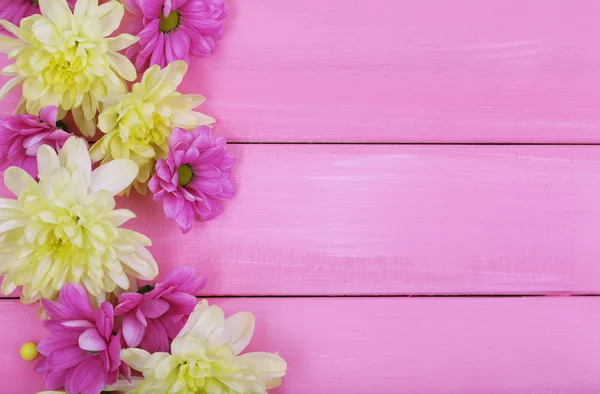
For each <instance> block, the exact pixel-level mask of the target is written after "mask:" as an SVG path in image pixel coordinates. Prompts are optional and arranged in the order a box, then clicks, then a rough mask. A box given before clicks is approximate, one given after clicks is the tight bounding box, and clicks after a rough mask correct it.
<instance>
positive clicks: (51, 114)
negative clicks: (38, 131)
mask: <svg viewBox="0 0 600 394" xmlns="http://www.w3.org/2000/svg"><path fill="white" fill-rule="evenodd" d="M57 116H58V108H56V107H55V106H53V105H49V106H47V107H44V108H42V109H41V110H40V119H42V120H43V121H44V123H46V124H47V125H50V126H56V117H57Z"/></svg>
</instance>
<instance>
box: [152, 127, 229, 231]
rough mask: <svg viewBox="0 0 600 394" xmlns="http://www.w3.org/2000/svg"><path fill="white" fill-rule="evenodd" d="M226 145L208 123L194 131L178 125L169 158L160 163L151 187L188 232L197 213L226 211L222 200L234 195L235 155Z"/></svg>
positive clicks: (205, 216)
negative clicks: (233, 169) (233, 168)
mask: <svg viewBox="0 0 600 394" xmlns="http://www.w3.org/2000/svg"><path fill="white" fill-rule="evenodd" d="M225 145H226V141H225V138H222V137H220V138H215V136H214V135H213V133H212V131H211V129H210V128H209V127H207V126H201V127H198V128H197V129H196V130H194V131H192V132H190V131H186V130H183V129H180V128H175V129H174V130H173V132H172V133H171V136H170V138H169V156H168V158H167V160H164V159H160V160H159V161H158V163H156V174H155V175H154V176H153V177H152V179H150V183H149V184H148V186H149V188H150V190H151V191H152V193H154V200H155V201H159V200H162V203H163V209H164V211H165V215H166V216H167V218H169V219H175V221H176V222H177V224H179V226H180V227H181V230H182V231H183V233H184V234H185V233H187V232H188V231H190V229H191V228H192V222H193V219H194V214H197V215H198V217H199V218H200V219H201V220H208V219H211V218H213V217H215V216H217V215H218V214H220V213H221V211H222V210H223V208H222V206H221V201H222V200H229V199H231V198H232V197H233V195H234V188H233V184H232V183H231V180H230V179H229V178H230V177H231V168H232V167H233V165H234V164H235V157H233V156H232V155H231V154H229V153H227V152H226V150H225Z"/></svg>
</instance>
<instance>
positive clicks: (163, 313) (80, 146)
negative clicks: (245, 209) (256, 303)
mask: <svg viewBox="0 0 600 394" xmlns="http://www.w3.org/2000/svg"><path fill="white" fill-rule="evenodd" d="M124 3H125V6H126V7H127V9H128V10H129V11H130V14H131V15H130V17H131V23H129V25H128V26H129V28H128V30H127V33H124V34H120V35H117V36H112V37H111V34H113V33H114V32H115V31H116V30H117V29H118V27H119V26H120V25H121V21H122V19H123V17H124V15H125V6H124V5H123V4H122V3H121V2H119V1H117V0H108V1H105V2H102V4H99V3H98V0H39V1H37V0H0V25H1V26H2V28H3V34H2V35H0V52H2V53H5V54H7V55H8V58H9V59H10V60H13V62H12V63H11V64H9V65H8V66H7V67H5V68H4V69H3V70H2V71H1V73H2V74H3V75H9V76H12V77H13V78H12V79H10V80H9V81H8V82H7V83H6V84H5V85H4V86H3V87H2V88H1V89H0V98H4V97H5V96H6V95H7V94H8V93H9V92H11V91H12V90H13V89H15V88H16V87H19V86H22V96H21V100H20V103H19V104H18V106H17V108H16V110H15V115H13V116H8V117H6V118H3V119H0V166H1V169H3V170H5V171H4V183H5V185H6V187H7V188H8V190H10V191H11V192H12V193H13V194H14V195H15V196H16V199H8V198H0V255H1V256H2V258H1V259H0V275H3V276H4V278H3V281H2V287H1V290H2V293H4V294H10V293H12V292H13V291H15V290H16V289H17V287H21V288H22V292H21V300H22V301H23V302H25V303H33V302H36V301H39V300H41V303H42V306H43V310H42V311H41V312H42V313H41V314H42V315H43V316H44V317H45V318H46V320H45V321H44V326H45V327H46V328H47V329H48V331H49V332H50V335H49V336H48V337H47V338H45V339H43V340H42V341H41V342H40V344H39V347H38V350H39V353H40V356H39V359H38V361H37V362H36V366H35V369H36V371H37V372H39V373H41V374H43V375H44V377H45V382H46V388H47V389H48V390H64V391H63V392H67V393H69V394H78V393H83V394H99V393H100V392H102V391H120V392H127V393H157V394H158V393H161V394H162V393H167V392H168V393H174V394H178V393H181V394H184V393H209V394H211V393H231V394H234V393H266V390H267V389H269V388H272V387H277V386H278V385H279V384H280V383H281V378H282V376H283V375H284V374H285V370H286V364H285V361H283V359H281V357H279V356H278V355H276V354H269V353H248V354H245V355H241V356H240V355H239V354H240V353H241V352H242V350H243V349H244V348H245V347H246V345H247V344H248V342H249V341H250V338H251V336H252V333H253V329H254V318H253V316H252V315H251V314H250V313H240V314H236V315H234V316H232V317H230V318H228V319H225V318H224V315H223V311H222V310H221V309H220V308H219V307H217V306H208V304H207V302H206V301H202V302H200V303H197V300H196V298H195V295H196V294H197V292H198V291H199V290H200V289H201V288H202V287H203V286H204V283H205V281H204V279H197V278H196V276H195V273H194V272H193V270H191V269H176V270H174V271H171V272H170V273H168V274H167V275H166V276H165V278H164V279H163V281H162V282H160V283H158V284H156V285H155V286H150V285H147V286H144V287H142V288H140V289H139V290H138V288H137V286H138V285H137V280H146V281H152V280H154V279H155V278H156V277H157V275H158V271H159V270H158V264H157V263H156V261H155V260H154V258H153V256H152V255H151V253H150V252H149V251H148V250H147V249H146V247H147V246H150V245H151V241H150V239H148V238H147V237H146V236H144V235H142V234H140V233H138V232H135V231H132V230H129V229H125V228H122V227H121V226H122V225H123V224H124V223H126V222H127V221H128V220H130V219H132V218H134V217H135V214H134V213H133V212H131V211H130V210H126V209H115V206H116V203H115V196H116V195H119V194H125V195H129V193H130V192H131V189H132V188H133V189H135V191H137V192H138V193H140V194H146V193H147V191H148V189H149V190H150V192H151V193H152V194H153V198H154V200H155V201H159V202H161V203H162V206H163V209H164V212H165V216H166V217H167V218H169V219H173V220H175V221H176V223H177V224H178V225H179V227H180V228H181V230H182V232H183V233H187V232H188V231H190V229H191V228H192V225H193V222H194V219H195V218H197V219H199V220H208V219H211V218H213V217H215V216H217V215H218V214H219V213H221V211H222V209H223V208H222V205H221V204H222V201H224V200H228V199H231V198H232V197H233V195H234V187H233V184H232V182H231V180H230V177H231V170H232V168H233V166H234V164H235V158H234V157H233V156H232V155H230V154H229V153H228V152H227V150H226V141H225V139H224V138H217V137H215V136H214V135H213V132H212V129H211V127H210V125H211V124H212V123H214V119H212V118H211V117H209V116H207V115H204V114H202V113H200V112H197V111H195V110H194V109H195V108H196V107H197V106H198V105H200V104H201V103H202V102H203V101H204V98H203V97H202V96H199V95H194V94H182V93H180V92H179V91H178V87H179V85H180V84H181V82H182V80H183V78H184V76H185V74H186V72H187V67H188V66H187V65H188V62H189V57H190V55H194V56H206V55H209V54H210V53H212V51H213V50H214V49H215V42H216V40H218V39H219V38H221V35H222V32H223V26H222V23H221V20H222V19H223V18H224V17H225V16H226V15H227V12H228V9H227V7H226V6H225V5H224V3H223V1H222V0H125V1H124ZM121 51H125V53H124V54H122V53H120V52H121ZM138 74H139V75H138ZM136 80H137V81H138V82H136V83H133V82H134V81H136ZM129 86H131V87H130V88H129ZM63 120H64V122H63ZM67 125H68V126H67ZM97 135H98V137H100V138H95V137H96V136H97ZM89 141H95V142H93V143H92V144H90V143H89ZM90 145H91V146H90ZM132 369H133V370H134V371H133V372H132V371H131V370H132Z"/></svg>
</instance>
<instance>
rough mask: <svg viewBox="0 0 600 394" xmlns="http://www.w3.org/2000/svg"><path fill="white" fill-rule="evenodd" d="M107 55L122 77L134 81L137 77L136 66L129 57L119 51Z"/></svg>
mask: <svg viewBox="0 0 600 394" xmlns="http://www.w3.org/2000/svg"><path fill="white" fill-rule="evenodd" d="M107 57H108V61H109V62H110V64H111V65H112V67H113V68H114V69H115V71H116V72H117V74H119V75H120V76H121V77H123V78H125V79H126V80H128V81H133V80H134V79H135V78H136V77H137V72H136V71H135V67H134V66H133V63H131V61H130V60H129V59H128V58H127V57H125V56H124V55H121V54H120V53H118V52H108V54H107Z"/></svg>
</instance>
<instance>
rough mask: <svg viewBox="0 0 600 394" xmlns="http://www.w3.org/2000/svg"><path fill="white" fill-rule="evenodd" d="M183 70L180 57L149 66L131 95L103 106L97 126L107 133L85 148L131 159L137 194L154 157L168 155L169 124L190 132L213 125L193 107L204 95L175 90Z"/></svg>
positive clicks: (106, 157) (99, 156)
mask: <svg viewBox="0 0 600 394" xmlns="http://www.w3.org/2000/svg"><path fill="white" fill-rule="evenodd" d="M186 71H187V64H186V63H185V62H184V61H176V62H173V63H171V64H169V65H168V66H167V67H165V68H164V69H162V70H161V69H160V67H159V66H153V67H150V68H149V69H148V70H147V71H146V72H145V73H144V76H143V78H142V80H141V82H139V83H136V84H135V85H133V89H132V91H131V93H128V94H126V95H125V96H124V97H123V98H122V99H121V100H120V101H119V102H118V103H117V104H116V105H114V106H111V107H108V108H106V109H104V110H103V111H102V113H101V114H100V116H99V118H98V128H100V130H101V131H102V132H103V133H104V134H106V135H105V136H103V137H102V138H101V139H100V141H98V142H97V143H96V144H94V146H93V147H92V149H91V150H90V154H91V157H92V160H94V161H98V160H102V162H103V163H107V162H109V161H111V160H114V159H131V160H133V161H134V162H135V163H136V164H137V165H138V166H139V167H140V172H139V174H138V176H137V178H136V181H135V182H134V187H135V188H136V190H138V191H139V192H140V193H145V192H146V186H147V181H148V179H149V178H150V175H151V174H152V171H153V170H154V166H155V164H156V160H158V159H159V158H166V157H167V151H168V148H169V146H168V140H169V136H170V135H171V131H172V130H173V128H175V127H181V128H183V129H187V130H192V129H194V128H196V127H198V126H200V125H209V124H211V123H214V119H213V118H211V117H209V116H206V115H204V114H202V113H199V112H195V111H193V109H194V108H196V107H197V106H198V105H200V104H201V103H202V102H203V101H204V97H202V96H198V95H192V94H181V93H179V92H177V87H178V86H179V84H180V83H181V81H182V80H183V76H184V75H185V73H186Z"/></svg>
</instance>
